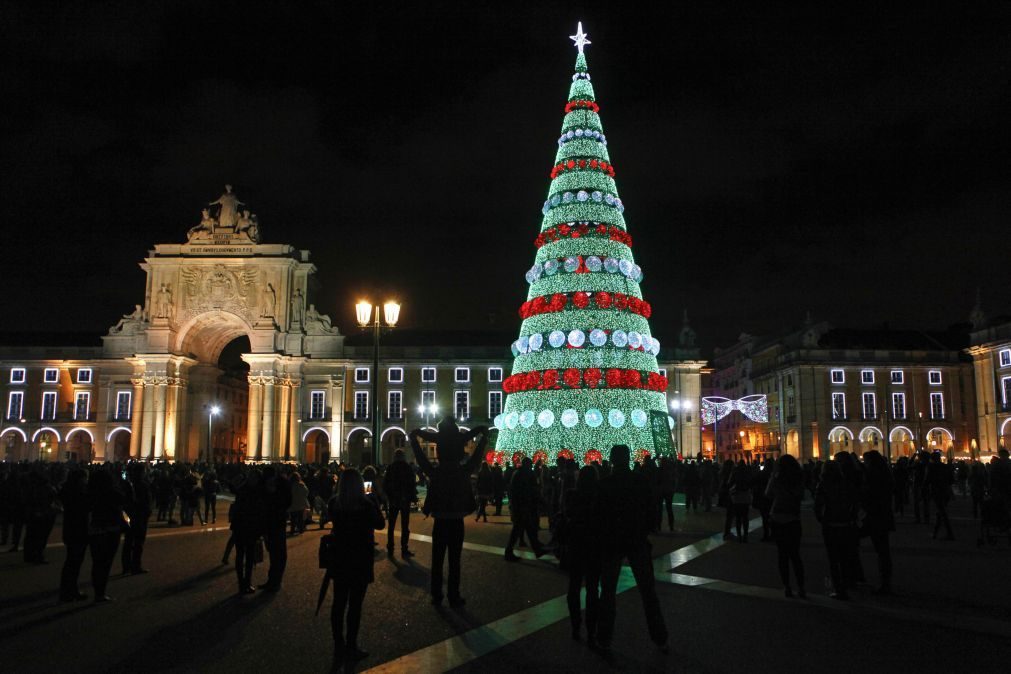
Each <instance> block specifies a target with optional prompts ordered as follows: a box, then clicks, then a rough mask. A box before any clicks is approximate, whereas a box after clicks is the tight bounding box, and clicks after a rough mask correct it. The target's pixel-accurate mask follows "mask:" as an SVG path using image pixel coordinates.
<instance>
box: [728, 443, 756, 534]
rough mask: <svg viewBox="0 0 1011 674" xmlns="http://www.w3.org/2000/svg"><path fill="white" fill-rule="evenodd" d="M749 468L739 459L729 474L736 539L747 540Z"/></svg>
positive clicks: (749, 493)
mask: <svg viewBox="0 0 1011 674" xmlns="http://www.w3.org/2000/svg"><path fill="white" fill-rule="evenodd" d="M751 482H752V477H751V468H749V467H748V464H746V463H744V460H743V459H741V460H740V461H738V462H737V466H736V467H735V468H734V470H733V472H731V474H730V503H731V509H732V510H733V514H734V528H735V529H736V530H737V540H738V542H740V543H747V542H748V512H749V511H750V510H751V499H752V492H751Z"/></svg>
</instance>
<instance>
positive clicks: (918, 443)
mask: <svg viewBox="0 0 1011 674" xmlns="http://www.w3.org/2000/svg"><path fill="white" fill-rule="evenodd" d="M918 416H919V418H918V419H917V420H916V446H917V447H918V448H919V449H918V451H921V452H922V451H923V444H922V441H921V440H920V438H922V437H923V412H920V413H919V415H918Z"/></svg>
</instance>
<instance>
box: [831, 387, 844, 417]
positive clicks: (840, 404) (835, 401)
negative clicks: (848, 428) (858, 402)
mask: <svg viewBox="0 0 1011 674" xmlns="http://www.w3.org/2000/svg"><path fill="white" fill-rule="evenodd" d="M832 418H833V419H845V418H846V394H845V393H833V394H832Z"/></svg>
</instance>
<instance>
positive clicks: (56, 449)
mask: <svg viewBox="0 0 1011 674" xmlns="http://www.w3.org/2000/svg"><path fill="white" fill-rule="evenodd" d="M32 444H33V445H35V450H34V451H29V452H28V459H29V460H33V459H38V460H39V461H58V460H59V458H60V434H59V433H58V432H57V431H56V429H54V428H49V427H45V428H40V429H39V430H37V431H35V433H33V434H32Z"/></svg>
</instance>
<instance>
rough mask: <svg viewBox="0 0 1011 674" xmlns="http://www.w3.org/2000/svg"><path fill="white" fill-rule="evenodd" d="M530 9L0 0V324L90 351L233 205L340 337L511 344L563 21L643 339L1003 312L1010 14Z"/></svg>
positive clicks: (536, 209) (550, 150)
mask: <svg viewBox="0 0 1011 674" xmlns="http://www.w3.org/2000/svg"><path fill="white" fill-rule="evenodd" d="M537 4H538V5H544V6H537V7H536V8H531V9H524V7H525V5H524V4H522V3H515V2H514V3H487V4H484V3H477V2H467V3H464V2H460V3H446V2H431V1H428V2H424V3H406V2H405V3H391V2H360V3H348V2H299V3H294V2H275V3H271V2H259V3H244V2H242V3H240V2H234V3H227V2H215V3H211V2H173V3H157V2H143V3H141V2H89V3H79V2H78V3H69V2H68V3H55V4H54V3H48V2H40V1H37V0H34V1H32V2H24V3H8V2H4V3H2V4H0V8H2V9H0V50H2V51H0V92H2V95H3V101H4V102H3V105H2V106H0V126H2V129H0V132H2V133H0V150H2V152H0V172H2V180H0V227H2V228H3V251H4V264H3V267H2V270H0V274H2V277H3V278H4V291H3V292H2V293H0V298H2V299H0V309H2V314H0V315H2V316H4V317H5V321H6V322H7V324H6V325H4V326H3V328H2V329H4V330H20V331H24V330H31V329H39V330H43V329H44V330H49V331H53V330H67V331H74V332H79V331H82V330H85V331H91V330H93V331H95V332H104V330H105V329H106V328H107V327H108V326H109V325H111V324H113V323H115V322H116V320H117V319H118V317H119V316H120V315H121V314H123V313H125V312H128V311H129V310H130V309H131V308H132V306H133V304H134V303H136V302H138V301H140V299H141V295H142V292H143V274H142V272H141V271H140V270H139V269H138V267H137V262H139V261H140V260H141V259H142V258H143V257H144V255H145V253H146V251H147V250H148V248H149V247H150V246H151V245H153V244H154V243H157V242H182V241H184V240H185V233H186V230H187V229H189V228H190V227H192V226H193V225H195V224H197V222H198V221H199V215H200V208H201V207H202V205H203V204H205V203H206V202H208V201H211V200H213V199H215V198H217V196H218V195H219V194H220V193H221V191H222V186H223V185H224V183H226V182H231V183H232V184H234V185H235V189H236V192H237V194H238V195H239V197H240V198H241V199H242V200H243V201H245V202H247V203H248V204H250V205H251V206H252V208H253V210H254V211H255V212H256V213H258V215H259V219H260V222H261V224H262V227H263V229H264V232H265V237H266V238H267V239H268V240H270V241H273V242H287V243H291V244H293V245H295V246H298V247H300V248H308V249H310V250H311V251H312V253H313V260H314V261H315V262H316V263H317V265H318V266H319V279H320V281H321V282H322V284H323V294H322V296H321V297H320V298H319V299H318V302H317V304H318V305H319V307H320V309H321V310H325V311H327V312H329V313H330V314H331V315H332V316H333V317H334V321H335V323H337V324H338V325H340V326H341V327H342V328H343V329H344V330H345V331H349V330H351V324H352V322H353V307H352V304H353V301H354V300H355V299H356V298H357V297H358V296H359V295H360V294H365V293H368V294H369V295H371V296H372V297H374V298H378V297H381V296H385V295H386V294H389V293H395V294H397V295H398V296H399V297H400V298H401V299H402V301H403V302H404V312H403V319H404V322H405V324H406V325H408V326H412V327H450V328H452V327H461V328H464V327H466V328H472V329H473V328H484V327H494V328H500V329H502V328H504V329H507V330H509V329H513V330H518V327H519V319H518V317H517V315H516V309H517V308H518V307H519V305H520V303H521V302H522V301H523V300H524V299H525V293H526V283H525V282H524V280H523V274H524V272H525V271H526V269H528V268H529V266H530V264H531V263H532V261H533V256H534V252H535V249H534V247H533V239H534V237H535V236H536V234H537V232H538V228H539V225H540V219H541V215H540V205H541V203H542V202H543V200H544V197H545V194H546V190H547V187H548V184H549V181H548V175H547V174H548V171H549V169H550V167H551V165H552V162H553V160H554V153H555V149H556V144H555V140H556V139H557V136H558V132H559V129H560V125H561V121H562V106H563V105H564V102H565V99H566V96H567V92H568V86H569V83H570V77H571V74H572V66H573V62H574V59H575V54H576V52H575V49H574V48H573V47H572V46H571V45H572V43H571V41H570V40H569V39H568V35H571V34H572V33H574V32H575V24H576V21H577V20H580V19H581V20H582V21H583V24H584V29H585V30H586V31H587V32H588V33H589V36H590V40H591V41H592V43H593V44H592V45H591V46H589V47H587V56H588V59H589V65H590V72H591V73H592V75H593V83H594V86H595V89H596V93H597V100H598V102H599V103H600V104H601V107H602V111H601V115H602V119H603V123H604V127H605V131H606V132H607V136H608V141H609V145H608V147H609V150H610V153H611V159H612V161H613V163H614V165H615V167H616V169H617V172H618V173H617V182H618V189H619V191H620V193H621V196H622V200H623V201H624V203H625V204H626V208H627V209H626V212H625V217H626V220H627V221H628V225H629V231H630V233H631V234H632V235H633V237H634V238H635V249H634V250H635V253H636V257H637V260H638V261H639V262H640V264H641V265H642V267H643V269H644V272H645V280H644V283H643V290H644V293H645V295H646V298H647V299H649V300H650V301H651V302H652V303H653V305H654V318H653V320H652V323H653V329H654V332H655V334H656V335H657V336H658V337H659V338H660V339H661V340H662V341H665V342H666V343H668V344H673V340H674V337H675V332H676V328H677V326H678V324H679V322H680V316H681V311H682V309H683V308H687V309H688V311H689V313H690V315H691V317H692V323H693V326H694V327H695V328H696V330H697V331H698V332H699V335H700V340H701V341H702V343H703V345H704V346H706V347H710V346H712V345H714V344H722V345H726V344H728V343H729V342H732V341H733V340H734V339H736V336H737V334H738V333H740V332H742V331H747V332H752V333H760V334H761V333H770V332H772V333H775V332H779V331H782V330H784V329H786V328H787V327H789V326H793V325H796V324H798V323H799V322H800V321H801V320H802V318H803V316H804V313H805V312H806V311H808V310H810V311H811V312H812V315H813V316H814V318H815V319H823V320H828V321H831V322H833V323H835V324H837V325H846V326H850V327H873V326H876V325H880V324H881V323H883V322H886V321H887V322H889V323H890V324H891V325H893V326H903V327H912V328H924V329H929V328H943V327H945V326H947V325H948V324H950V323H954V322H958V321H962V320H964V319H965V317H966V315H967V314H968V311H969V309H970V307H971V306H972V304H973V298H974V293H975V289H976V287H977V286H981V287H982V288H983V299H984V305H985V307H986V308H987V309H988V310H989V311H990V312H991V313H997V312H1005V311H1007V310H1009V309H1011V300H1009V298H1008V297H1007V295H1006V290H1005V289H1006V288H1008V287H1011V264H1008V237H1009V235H1008V230H1009V224H1011V223H1009V218H1008V214H1009V211H1011V162H1009V159H1011V152H1009V150H1011V142H1009V141H1011V139H1009V132H1008V129H1009V121H1008V120H1009V115H1008V112H1009V106H1008V104H1009V103H1011V97H1009V87H1008V73H1009V71H1008V62H1009V57H1011V38H1009V35H1008V33H1009V30H1008V29H1009V26H1011V11H1009V9H1008V8H1009V5H1007V4H1003V5H996V4H995V5H984V4H982V3H965V4H964V6H956V5H953V7H957V9H952V10H950V11H947V12H940V11H939V12H934V11H931V10H928V9H925V8H922V9H917V10H915V11H912V12H910V11H903V10H901V9H894V8H888V7H884V5H886V4H892V3H876V4H877V5H879V6H877V7H873V8H868V9H859V8H855V7H854V3H846V4H840V5H830V4H827V3H820V2H819V3H806V4H805V5H804V6H796V7H792V8H786V7H780V8H774V7H769V6H767V4H769V3H753V2H749V3H741V4H735V5H728V4H722V3H720V4H719V6H717V3H698V2H695V3H686V2H678V3H659V2H650V3H643V4H642V5H641V6H637V5H635V4H633V3H626V2H620V3H619V2H607V3H600V4H594V3H537ZM895 4H896V5H899V6H907V7H908V6H912V5H910V4H908V3H895ZM402 5H403V6H402ZM549 5H550V6H549ZM637 7H639V8H637ZM491 314H493V316H490V315H491ZM490 322H493V323H494V324H491V323H490Z"/></svg>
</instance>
